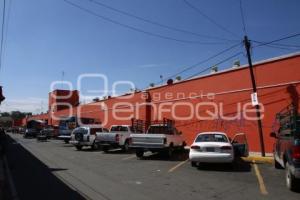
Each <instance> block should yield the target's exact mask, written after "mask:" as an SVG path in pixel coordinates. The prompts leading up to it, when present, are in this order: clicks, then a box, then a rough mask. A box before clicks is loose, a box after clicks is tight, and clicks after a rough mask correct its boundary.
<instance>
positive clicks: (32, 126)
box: [23, 120, 45, 138]
mask: <svg viewBox="0 0 300 200" xmlns="http://www.w3.org/2000/svg"><path fill="white" fill-rule="evenodd" d="M44 126H45V122H44V121H42V120H30V121H28V122H27V124H26V129H25V133H24V134H23V137H24V138H27V137H36V136H37V134H38V133H39V132H40V131H41V130H42V129H43V128H44Z"/></svg>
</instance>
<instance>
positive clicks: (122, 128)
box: [110, 126, 128, 132]
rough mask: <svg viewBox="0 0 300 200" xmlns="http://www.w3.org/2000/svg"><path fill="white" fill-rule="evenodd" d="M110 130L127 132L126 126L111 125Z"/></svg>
mask: <svg viewBox="0 0 300 200" xmlns="http://www.w3.org/2000/svg"><path fill="white" fill-rule="evenodd" d="M110 131H111V132H114V131H122V132H128V128H127V127H126V126H113V127H111V129H110Z"/></svg>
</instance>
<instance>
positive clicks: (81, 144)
mask: <svg viewBox="0 0 300 200" xmlns="http://www.w3.org/2000/svg"><path fill="white" fill-rule="evenodd" d="M70 144H73V145H75V146H92V145H93V143H92V142H84V141H77V140H70Z"/></svg>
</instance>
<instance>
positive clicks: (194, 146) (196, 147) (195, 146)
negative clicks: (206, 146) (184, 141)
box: [191, 145, 201, 150]
mask: <svg viewBox="0 0 300 200" xmlns="http://www.w3.org/2000/svg"><path fill="white" fill-rule="evenodd" d="M191 149H196V150H199V149H201V148H200V147H199V146H197V145H193V146H191Z"/></svg>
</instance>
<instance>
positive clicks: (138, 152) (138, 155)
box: [135, 150, 144, 158]
mask: <svg viewBox="0 0 300 200" xmlns="http://www.w3.org/2000/svg"><path fill="white" fill-rule="evenodd" d="M135 155H136V157H138V158H143V156H144V151H143V150H137V151H136V152H135Z"/></svg>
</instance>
